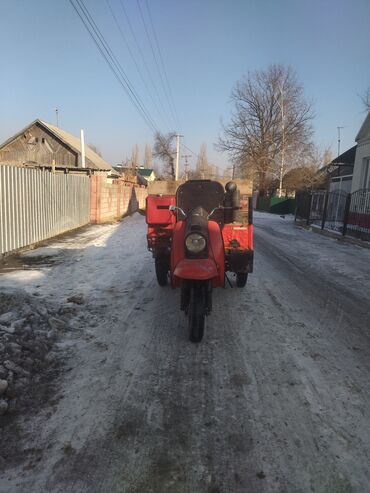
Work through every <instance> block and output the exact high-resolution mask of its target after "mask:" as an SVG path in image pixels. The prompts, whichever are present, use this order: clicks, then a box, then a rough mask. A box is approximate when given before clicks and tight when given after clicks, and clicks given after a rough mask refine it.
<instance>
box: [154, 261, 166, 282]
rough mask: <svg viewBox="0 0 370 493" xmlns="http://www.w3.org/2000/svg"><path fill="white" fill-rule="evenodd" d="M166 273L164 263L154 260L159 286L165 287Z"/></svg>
mask: <svg viewBox="0 0 370 493" xmlns="http://www.w3.org/2000/svg"><path fill="white" fill-rule="evenodd" d="M167 273H168V267H167V264H166V263H165V262H161V261H160V260H157V259H156V260H155V274H156V276H157V281H158V284H159V285H160V286H167Z"/></svg>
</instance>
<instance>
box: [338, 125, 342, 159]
mask: <svg viewBox="0 0 370 493" xmlns="http://www.w3.org/2000/svg"><path fill="white" fill-rule="evenodd" d="M342 128H344V127H337V129H338V156H339V155H340V131H341V129H342Z"/></svg>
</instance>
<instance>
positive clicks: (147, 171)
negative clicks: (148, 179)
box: [137, 168, 153, 176]
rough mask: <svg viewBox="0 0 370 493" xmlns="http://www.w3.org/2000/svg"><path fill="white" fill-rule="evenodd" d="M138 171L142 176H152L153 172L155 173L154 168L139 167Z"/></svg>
mask: <svg viewBox="0 0 370 493" xmlns="http://www.w3.org/2000/svg"><path fill="white" fill-rule="evenodd" d="M137 172H138V173H139V174H140V175H141V176H150V175H151V174H152V173H153V170H152V169H150V168H138V169H137Z"/></svg>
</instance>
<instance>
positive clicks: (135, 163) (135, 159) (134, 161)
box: [131, 144, 140, 168]
mask: <svg viewBox="0 0 370 493" xmlns="http://www.w3.org/2000/svg"><path fill="white" fill-rule="evenodd" d="M139 162H140V156H139V146H138V145H137V144H135V145H134V146H133V148H132V154H131V166H132V167H133V168H138V167H139Z"/></svg>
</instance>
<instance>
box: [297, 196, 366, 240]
mask: <svg viewBox="0 0 370 493" xmlns="http://www.w3.org/2000/svg"><path fill="white" fill-rule="evenodd" d="M298 218H299V219H304V220H305V221H306V224H307V225H309V224H315V225H317V226H320V227H321V229H324V228H325V229H330V230H333V231H337V232H338V233H341V234H342V235H349V236H355V237H357V238H361V239H362V240H366V241H370V189H363V190H358V191H357V192H354V193H352V194H351V193H347V192H345V191H343V190H334V191H332V192H326V191H325V190H317V191H314V192H307V191H304V192H299V193H297V195H296V212H295V219H298Z"/></svg>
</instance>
